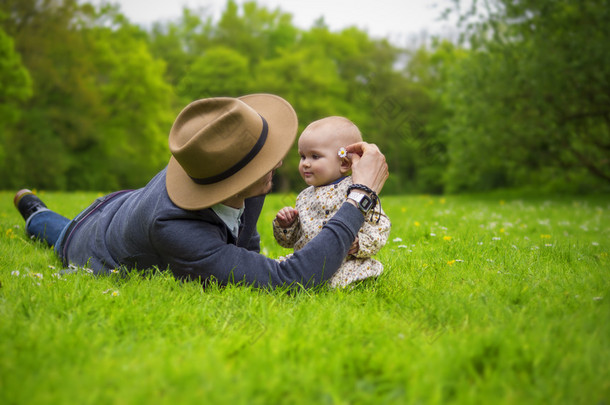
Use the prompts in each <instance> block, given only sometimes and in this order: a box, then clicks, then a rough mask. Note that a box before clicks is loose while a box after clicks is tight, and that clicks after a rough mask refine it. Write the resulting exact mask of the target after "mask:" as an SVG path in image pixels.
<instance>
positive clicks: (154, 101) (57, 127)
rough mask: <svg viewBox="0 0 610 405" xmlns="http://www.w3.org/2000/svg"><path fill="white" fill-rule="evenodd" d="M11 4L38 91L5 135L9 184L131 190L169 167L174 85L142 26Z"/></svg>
mask: <svg viewBox="0 0 610 405" xmlns="http://www.w3.org/2000/svg"><path fill="white" fill-rule="evenodd" d="M2 4H3V7H6V10H8V11H10V14H8V17H9V18H8V19H6V20H5V21H4V25H5V29H6V30H7V32H8V33H10V34H12V35H13V36H14V38H15V44H16V48H17V50H18V51H19V52H20V53H21V55H22V58H23V63H24V65H25V66H27V68H28V70H29V71H30V74H31V76H32V78H33V97H31V98H30V99H29V100H28V101H27V102H26V103H24V107H23V114H22V115H21V117H20V119H19V120H18V121H17V122H16V123H15V124H14V125H13V126H12V127H11V128H9V129H8V131H7V133H6V144H7V145H10V150H11V153H10V154H7V159H6V161H5V167H6V168H7V170H8V168H11V170H10V173H11V175H10V176H8V175H6V173H7V172H3V174H4V175H3V176H2V180H1V181H2V186H3V187H10V188H17V187H22V186H24V185H28V186H30V187H34V186H37V187H44V188H59V189H63V188H71V189H74V188H78V189H88V188H104V189H111V188H117V187H129V186H133V185H136V184H139V185H141V184H143V183H144V182H145V181H147V180H148V179H149V178H150V176H151V175H152V174H154V173H155V172H156V171H157V170H159V169H160V168H162V167H163V165H164V164H166V162H167V156H168V152H167V150H166V149H167V148H166V139H167V138H166V133H167V130H168V127H169V125H171V122H172V118H173V115H174V112H173V111H172V109H171V101H172V91H171V88H170V87H169V86H168V85H167V84H166V83H165V81H164V80H163V73H164V72H163V68H164V64H163V63H162V62H161V61H158V60H154V59H153V58H152V57H151V55H150V51H149V49H148V47H147V44H146V42H145V41H144V40H143V39H142V34H141V31H139V30H138V29H136V28H134V27H131V26H130V25H129V24H128V23H126V22H125V20H124V18H122V16H120V15H119V14H116V11H115V10H114V9H112V8H111V9H108V10H104V11H102V12H101V14H96V13H95V12H94V10H93V9H92V8H91V7H88V6H79V5H77V4H76V2H74V1H63V2H45V3H41V4H39V2H29V1H25V2H22V1H18V2H9V1H7V2H4V3H2Z"/></svg>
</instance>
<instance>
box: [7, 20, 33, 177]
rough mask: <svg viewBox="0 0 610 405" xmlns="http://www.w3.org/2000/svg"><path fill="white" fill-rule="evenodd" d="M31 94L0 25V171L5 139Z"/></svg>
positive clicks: (13, 50) (24, 75)
mask: <svg viewBox="0 0 610 405" xmlns="http://www.w3.org/2000/svg"><path fill="white" fill-rule="evenodd" d="M31 95H32V82H31V79H30V75H29V73H28V71H27V69H26V68H25V67H24V66H23V64H22V63H21V57H20V56H19V54H18V53H17V52H15V48H14V42H13V39H12V38H11V37H9V36H8V35H7V34H6V33H5V32H4V30H3V29H2V28H1V27H0V122H1V123H2V124H1V125H2V127H1V128H0V173H5V171H4V170H6V168H5V167H3V166H4V163H5V162H6V156H5V154H6V150H7V149H8V148H9V147H10V146H9V145H8V144H7V140H8V139H10V138H11V137H12V134H11V132H12V131H13V125H14V124H15V122H17V121H18V120H19V117H20V115H21V104H22V103H23V102H24V101H26V100H28V99H29V98H30V97H31Z"/></svg>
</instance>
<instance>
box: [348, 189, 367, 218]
mask: <svg viewBox="0 0 610 405" xmlns="http://www.w3.org/2000/svg"><path fill="white" fill-rule="evenodd" d="M347 198H350V199H352V200H354V201H355V202H356V204H357V205H358V208H360V211H362V213H363V214H366V213H368V212H369V211H370V210H371V208H373V200H371V197H369V196H368V195H366V194H363V193H359V192H357V191H351V192H350V193H349V195H348V196H347Z"/></svg>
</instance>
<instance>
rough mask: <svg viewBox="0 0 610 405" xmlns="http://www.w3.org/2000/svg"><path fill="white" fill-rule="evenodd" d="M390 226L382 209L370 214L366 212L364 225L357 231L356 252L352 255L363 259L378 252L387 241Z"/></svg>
mask: <svg viewBox="0 0 610 405" xmlns="http://www.w3.org/2000/svg"><path fill="white" fill-rule="evenodd" d="M378 215H379V216H378ZM378 218H379V222H377V219H378ZM391 227H392V224H391V223H390V219H389V218H388V217H387V215H386V214H385V212H383V210H381V212H379V213H378V212H375V213H373V214H372V216H371V214H370V213H369V214H367V216H366V220H365V221H364V225H362V228H360V231H358V252H357V253H356V254H355V255H354V257H357V258H360V259H364V258H367V257H371V256H374V255H376V254H377V253H379V251H380V250H381V248H382V247H383V246H385V244H386V243H387V242H388V237H389V236H390V229H391Z"/></svg>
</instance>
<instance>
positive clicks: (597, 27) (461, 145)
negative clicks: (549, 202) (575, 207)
mask: <svg viewBox="0 0 610 405" xmlns="http://www.w3.org/2000/svg"><path fill="white" fill-rule="evenodd" d="M473 13H476V9H475V10H474V11H473ZM487 13H488V16H487V18H486V19H485V20H483V21H479V22H478V23H474V24H473V26H472V27H473V28H472V29H471V30H470V32H469V35H470V37H469V38H470V43H471V44H473V45H474V49H473V51H472V52H471V53H470V55H469V57H468V58H466V59H465V60H463V63H461V64H460V65H458V66H456V68H455V69H454V76H453V81H454V83H455V84H454V85H452V86H451V87H449V89H450V92H451V98H453V99H454V100H456V101H457V102H456V103H455V105H454V115H453V119H452V120H451V121H450V129H449V136H448V139H449V142H450V146H449V149H450V150H451V163H450V167H449V172H448V177H447V182H448V185H449V186H450V187H449V188H450V189H451V190H454V191H459V190H463V189H472V188H476V189H491V188H495V187H498V186H500V187H512V186H516V185H520V184H524V183H525V184H530V185H538V186H544V185H548V184H549V183H553V182H555V183H557V181H558V180H559V183H560V185H557V184H554V185H552V186H553V187H563V188H568V189H569V188H571V189H573V190H578V191H584V190H586V189H590V187H591V186H590V184H586V183H591V181H587V178H597V179H598V181H597V184H598V185H604V184H605V185H606V187H607V181H609V180H610V162H609V161H608V158H607V156H608V152H609V151H610V107H609V106H610V96H609V94H610V70H609V69H608V66H610V56H609V55H608V52H607V51H606V50H607V44H608V43H609V42H610V28H609V27H608V24H607V23H606V22H607V20H608V18H609V17H610V14H609V13H610V11H609V9H608V7H607V2H606V1H603V0H601V1H586V2H581V1H577V0H562V1H553V2H537V1H520V2H518V3H515V2H513V1H508V0H507V1H504V0H497V1H493V2H491V6H490V7H489V8H488V10H487ZM483 157H484V158H483ZM466 174H468V175H466ZM583 181H584V182H586V183H584V184H583ZM570 183H572V185H570ZM579 185H585V187H584V190H583V189H580V187H579Z"/></svg>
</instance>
